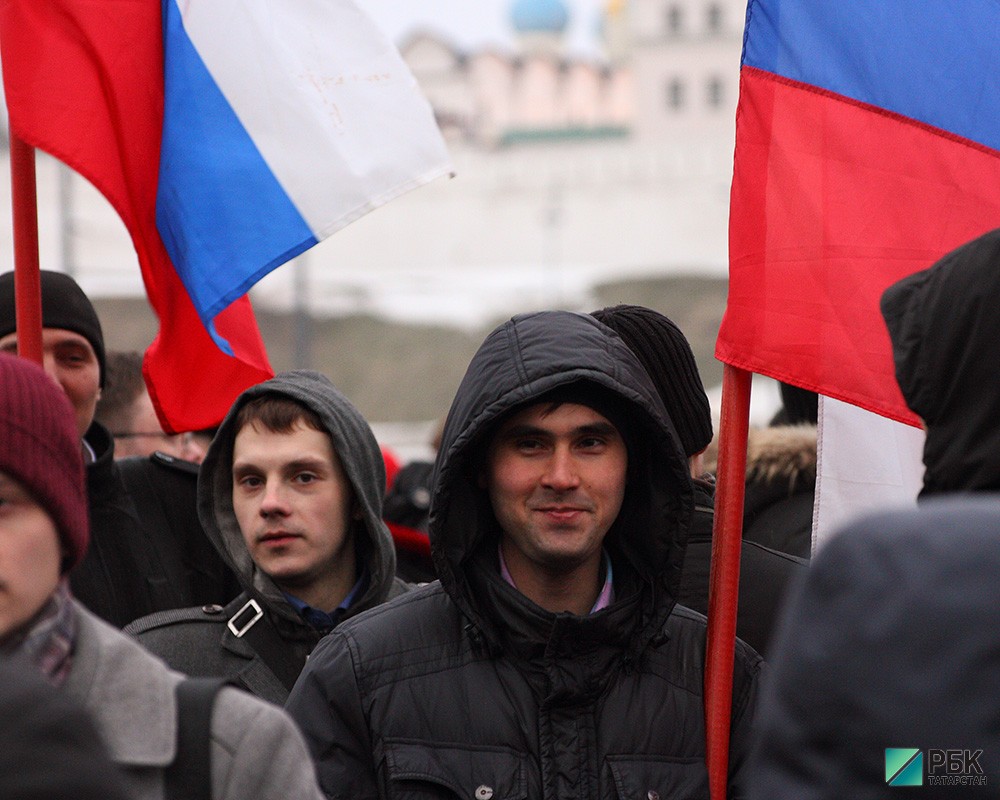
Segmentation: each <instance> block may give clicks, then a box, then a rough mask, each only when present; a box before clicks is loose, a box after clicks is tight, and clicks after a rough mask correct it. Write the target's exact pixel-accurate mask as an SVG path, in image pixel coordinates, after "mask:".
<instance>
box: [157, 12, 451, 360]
mask: <svg viewBox="0 0 1000 800" xmlns="http://www.w3.org/2000/svg"><path fill="white" fill-rule="evenodd" d="M164 42H165V53H164V58H165V60H164V89H165V111H164V124H163V148H162V151H161V153H160V171H159V190H158V195H157V209H156V211H157V224H158V227H159V230H160V234H161V236H162V237H163V242H164V244H165V245H166V248H167V252H168V253H169V254H170V258H171V261H173V263H174V265H175V266H176V267H177V271H178V272H179V273H180V276H181V279H182V280H183V282H184V285H185V286H186V287H187V290H188V293H189V294H190V295H191V298H192V300H193V301H194V304H195V307H196V308H197V309H198V313H199V315H200V316H201V319H202V321H203V322H204V323H205V325H206V327H208V328H209V330H212V327H211V326H212V320H213V318H214V317H215V316H216V315H217V314H218V313H219V312H220V311H222V310H223V309H224V308H226V307H227V306H229V304H230V303H232V302H233V301H234V300H236V299H237V298H238V297H240V296H242V295H243V294H245V293H246V291H247V290H248V289H249V288H250V287H251V286H253V285H254V284H255V283H256V282H257V281H258V280H259V279H260V278H262V277H263V276H264V275H266V274H267V273H268V272H270V271H271V270H272V269H274V268H275V267H277V266H279V265H280V264H283V263H284V262H286V261H288V260H289V259H291V258H293V257H294V256H296V255H298V254H299V253H301V252H303V251H304V250H307V249H308V248H310V247H312V246H313V245H314V244H316V243H317V242H319V241H321V240H323V239H325V238H326V237H327V236H329V235H330V234H332V233H335V232H336V231H338V230H340V229H341V228H342V227H344V226H345V225H347V224H348V223H350V222H353V221H354V220H356V219H357V218H358V217H360V216H362V215H363V214H365V213H366V212H368V211H370V210H371V209H373V208H375V207H376V206H379V205H381V204H383V203H385V202H387V201H389V200H391V199H392V198H393V197H396V196H397V195H399V194H401V193H402V192H405V191H407V190H408V189H412V188H413V187H415V186H418V185H420V184H422V183H425V182H427V181H429V180H431V179H432V178H435V177H437V176H439V175H441V174H442V173H444V172H445V171H447V169H448V155H447V153H446V151H445V147H444V143H443V141H442V140H441V137H440V134H439V133H438V130H437V127H436V125H435V122H434V119H433V112H432V111H431V107H430V105H429V104H428V102H427V101H426V100H425V99H424V97H423V96H422V95H421V94H420V92H419V91H418V90H417V86H416V81H415V80H414V78H413V76H412V75H411V74H410V71H409V69H408V68H407V67H406V65H405V64H404V63H403V60H402V58H401V57H400V55H399V53H398V51H397V50H396V48H395V47H393V46H392V45H391V44H390V43H389V42H388V41H387V40H386V39H385V37H384V36H383V35H382V34H381V33H380V32H379V30H378V29H377V28H376V27H375V25H374V23H372V22H371V20H370V19H369V18H368V17H367V16H366V15H365V14H363V13H361V12H360V11H359V10H358V9H357V7H356V6H355V5H354V3H353V2H349V0H294V2H289V0H165V2H164ZM213 333H214V332H213ZM216 339H217V341H219V342H220V345H221V346H222V347H223V348H224V349H228V346H227V345H226V344H225V342H223V341H221V337H216Z"/></svg>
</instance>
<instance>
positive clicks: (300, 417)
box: [233, 392, 329, 435]
mask: <svg viewBox="0 0 1000 800" xmlns="http://www.w3.org/2000/svg"><path fill="white" fill-rule="evenodd" d="M297 422H301V423H302V424H303V425H305V426H306V427H307V428H312V429H313V430H315V431H319V432H320V433H325V434H327V435H329V431H327V429H326V428H325V427H323V422H322V421H321V420H320V418H319V415H318V414H317V413H316V412H315V411H313V410H312V409H311V408H309V407H308V406H306V405H304V404H303V403H300V402H299V401H298V400H293V399H292V398H291V397H288V396H287V395H283V394H277V393H274V392H272V393H268V394H262V395H260V396H259V397H255V398H254V399H253V400H251V401H250V402H248V403H247V404H246V405H245V406H243V408H241V409H240V410H239V412H238V413H237V415H236V422H235V425H234V429H233V434H234V435H236V434H238V433H239V432H240V431H241V430H243V428H244V427H246V426H247V425H260V426H261V427H262V428H265V429H266V430H269V431H271V432H273V433H291V432H292V429H293V428H294V427H295V423H297Z"/></svg>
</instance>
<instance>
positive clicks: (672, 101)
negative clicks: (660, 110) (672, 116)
mask: <svg viewBox="0 0 1000 800" xmlns="http://www.w3.org/2000/svg"><path fill="white" fill-rule="evenodd" d="M667 108H670V109H673V110H674V111H679V110H680V109H682V108H684V82H683V81H682V80H681V79H680V78H671V79H670V80H669V81H667Z"/></svg>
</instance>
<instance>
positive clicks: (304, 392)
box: [198, 370, 396, 623]
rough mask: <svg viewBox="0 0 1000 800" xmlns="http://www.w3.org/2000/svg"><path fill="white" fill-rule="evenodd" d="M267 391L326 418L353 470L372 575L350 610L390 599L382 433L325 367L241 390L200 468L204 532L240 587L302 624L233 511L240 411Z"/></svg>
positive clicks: (392, 562) (392, 560)
mask: <svg viewBox="0 0 1000 800" xmlns="http://www.w3.org/2000/svg"><path fill="white" fill-rule="evenodd" d="M265 394H279V395H284V396H286V397H289V398H291V399H293V400H297V401H298V402H300V403H302V404H303V405H304V406H306V407H308V408H310V409H312V410H313V411H314V412H315V413H316V414H317V415H318V416H319V418H320V420H321V421H322V422H323V426H324V427H325V428H326V431H327V433H328V434H330V438H331V439H332V440H333V449H334V451H335V452H336V454H337V457H338V458H339V459H340V462H341V464H342V465H343V467H344V472H345V473H346V474H347V479H348V480H349V481H350V483H351V487H352V488H353V490H354V496H355V498H356V500H357V504H358V507H359V509H360V510H361V516H362V518H361V520H360V521H359V523H358V524H356V526H355V535H356V536H359V537H364V541H363V542H362V541H358V540H356V541H357V549H358V551H359V552H360V553H364V554H365V555H366V564H367V566H368V570H369V573H370V576H371V580H370V582H369V584H368V588H367V591H365V593H364V594H363V595H362V596H361V597H358V598H356V599H355V601H354V602H353V603H352V604H351V608H350V610H349V611H348V615H350V616H353V615H354V614H357V613H358V612H360V611H364V610H365V609H368V608H371V607H372V606H375V605H378V604H379V603H381V602H383V601H384V600H385V599H386V597H387V596H388V594H389V592H390V590H391V589H392V584H393V579H394V577H395V574H396V554H395V550H394V548H393V544H392V535H391V534H390V533H389V529H388V528H387V527H386V525H385V523H384V522H382V498H383V497H384V495H385V462H384V461H383V460H382V451H381V450H380V449H379V446H378V442H376V441H375V435H374V434H373V433H372V431H371V428H370V427H369V426H368V423H367V422H366V421H365V419H364V417H362V416H361V413H360V412H359V411H358V410H357V409H356V408H355V407H354V406H353V405H352V404H351V401H350V400H348V399H347V398H346V397H345V396H344V395H343V394H341V392H340V391H339V390H338V389H337V388H336V387H335V386H334V385H333V384H332V383H330V380H329V379H328V378H327V377H326V376H325V375H322V374H320V373H318V372H312V371H309V370H295V371H294V372H283V373H281V374H280V375H278V376H276V377H275V378H273V379H272V380H269V381H265V382H264V383H261V384H258V385H257V386H254V387H252V388H250V389H247V390H246V391H245V392H243V394H241V395H240V396H239V397H238V398H237V400H236V402H235V403H233V407H232V408H231V409H230V410H229V413H228V414H227V415H226V418H225V419H224V420H223V421H222V425H221V426H220V428H219V431H218V433H217V434H216V435H215V438H214V439H213V440H212V445H211V447H210V448H209V450H208V455H206V456H205V461H204V463H203V464H202V466H201V476H200V477H199V479H198V516H199V518H200V519H201V524H202V525H203V526H204V528H205V533H206V535H207V536H208V538H209V539H210V540H211V541H212V544H214V545H215V547H216V549H217V550H218V551H219V552H220V553H221V554H222V557H223V558H224V559H225V560H226V563H228V564H229V565H230V566H231V567H232V568H233V571H234V572H235V573H236V576H237V578H238V580H239V582H240V585H241V586H242V587H243V588H244V590H245V591H246V592H247V593H248V594H249V595H250V596H251V597H254V598H255V599H257V601H258V602H260V603H261V604H262V605H263V604H264V603H266V604H267V605H268V607H269V608H271V609H272V610H273V611H274V613H275V614H277V615H279V616H281V617H284V618H287V619H290V620H292V621H293V622H294V623H298V622H300V617H299V615H298V612H296V611H295V609H294V608H292V607H291V606H290V605H289V604H288V602H287V601H286V600H285V598H284V595H282V593H281V590H280V589H278V587H277V586H275V584H274V582H273V581H272V580H271V579H270V578H269V577H268V576H267V575H265V574H264V573H263V572H261V571H260V569H258V568H257V565H256V564H254V562H253V561H251V559H250V553H249V551H248V550H247V547H246V544H245V543H244V541H243V534H242V533H241V532H240V527H239V524H238V523H237V521H236V516H235V514H234V513H233V444H234V442H235V439H236V431H235V424H236V417H237V415H238V414H239V412H240V410H241V409H242V408H243V407H244V406H245V405H246V404H247V403H249V402H250V401H251V400H254V399H256V398H258V397H260V396H261V395H265Z"/></svg>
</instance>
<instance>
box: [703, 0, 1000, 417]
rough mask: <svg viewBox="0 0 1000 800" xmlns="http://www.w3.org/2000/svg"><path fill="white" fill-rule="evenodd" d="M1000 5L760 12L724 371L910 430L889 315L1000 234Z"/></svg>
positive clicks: (733, 219) (779, 0) (746, 86)
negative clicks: (911, 290)
mask: <svg viewBox="0 0 1000 800" xmlns="http://www.w3.org/2000/svg"><path fill="white" fill-rule="evenodd" d="M998 41H1000V5H998V4H997V3H996V2H994V1H993V0H966V1H965V2H962V3H922V4H919V6H918V7H915V6H914V5H913V4H912V3H908V2H906V0H841V2H836V3H824V2H816V1H815V0H751V1H750V3H749V5H748V8H747V20H746V34H745V37H744V51H743V59H742V67H741V75H740V100H739V107H738V110H737V120H736V125H737V130H736V160H735V170H734V177H733V188H732V201H731V209H730V283H729V302H728V306H727V310H726V314H725V318H724V320H723V324H722V327H721V330H720V334H719V340H718V344H717V348H716V355H717V356H718V358H719V359H721V360H722V361H724V362H726V363H729V364H732V365H734V366H737V367H740V368H742V369H746V370H750V371H752V372H760V373H763V374H766V375H770V376H771V377H774V378H778V379H780V380H785V381H788V382H790V383H794V384H796V385H799V386H803V387H805V388H809V389H813V390H816V391H818V392H820V393H821V394H824V395H827V396H830V397H834V398H837V399H840V400H843V401H846V402H848V403H852V404H854V405H858V406H861V407H863V408H866V409H868V410H870V411H874V412H876V413H879V414H882V415H885V416H888V417H891V418H893V419H897V420H900V421H905V422H910V423H911V424H912V423H914V422H915V418H914V416H913V415H912V413H911V412H910V411H909V410H908V409H907V408H906V406H905V404H904V402H903V399H902V396H901V395H900V393H899V389H898V387H897V386H896V381H895V378H894V372H893V364H892V352H891V348H890V343H889V337H888V334H887V333H886V331H885V327H884V324H883V322H882V318H881V315H880V313H879V307H878V300H879V297H880V295H881V293H882V291H883V290H884V289H885V287H887V286H888V285H889V284H891V283H893V282H894V281H896V280H898V279H899V278H902V277H904V276H905V275H908V274H910V273H912V272H915V271H917V270H920V269H924V268H926V267H929V266H930V265H931V263H932V262H934V261H935V260H936V259H937V258H938V257H940V256H941V255H943V254H944V253H945V252H947V251H949V250H951V249H952V248H954V247H957V246H958V245H960V244H962V243H963V242H965V241H967V240H969V239H972V238H974V237H975V236H978V235H980V234H981V233H983V232H985V231H987V230H990V229H992V228H995V227H998V226H1000V126H998V125H997V124H996V123H997V120H998V119H1000V81H998V80H997V75H998V74H1000V48H998V47H997V42H998Z"/></svg>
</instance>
